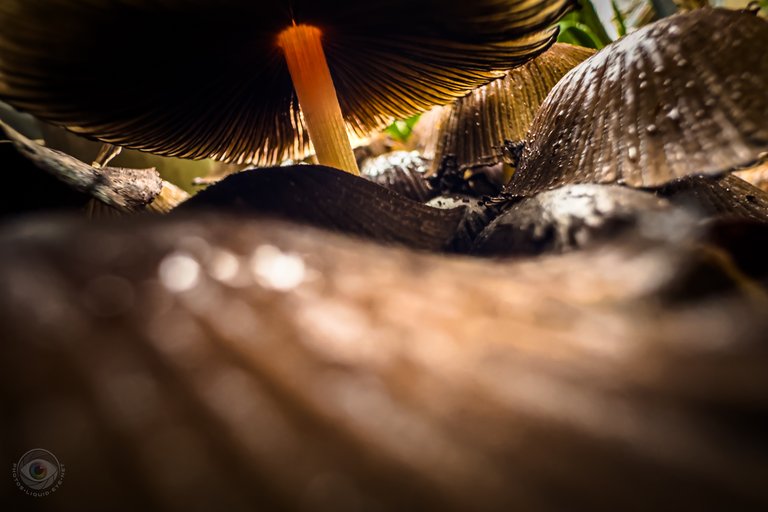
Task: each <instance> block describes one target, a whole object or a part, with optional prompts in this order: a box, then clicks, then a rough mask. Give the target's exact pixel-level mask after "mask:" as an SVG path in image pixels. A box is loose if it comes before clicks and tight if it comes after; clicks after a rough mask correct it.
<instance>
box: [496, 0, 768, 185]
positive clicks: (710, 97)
mask: <svg viewBox="0 0 768 512" xmlns="http://www.w3.org/2000/svg"><path fill="white" fill-rule="evenodd" d="M766 48H768V22H766V21H765V20H763V19H760V18H758V17H756V16H754V15H752V14H748V13H743V12H736V11H728V10H723V9H701V10H697V11H693V12H690V13H687V14H681V15H676V16H673V17H670V18H666V19H664V20H661V21H659V22H657V23H654V24H652V25H648V26H646V27H644V28H642V29H640V30H638V31H637V32H634V33H633V34H631V35H629V36H627V37H625V38H623V39H621V40H619V41H617V42H616V43H613V44H611V45H609V46H607V47H606V48H604V49H603V50H602V51H601V52H599V53H598V54H597V55H595V56H594V57H592V58H590V59H588V60H587V61H586V62H584V63H583V64H581V65H579V66H578V67H576V68H575V69H573V70H572V71H571V72H570V73H569V74H567V75H566V76H565V77H564V78H563V80H562V81H561V82H560V83H558V84H557V86H555V88H554V89H552V92H551V93H550V94H549V96H548V97H547V99H546V100H545V102H544V104H543V105H542V107H541V110H540V111H539V113H538V114H537V116H536V119H535V121H534V123H533V127H532V128H531V133H530V135H529V137H528V143H527V144H526V147H525V150H524V153H523V158H522V161H521V165H520V168H519V169H518V171H517V172H516V173H515V175H514V176H513V177H512V180H511V181H510V184H509V190H510V192H512V193H514V194H521V195H522V194H527V195H529V194H533V193H535V192H537V191H541V190H546V189H551V188H555V187H558V186H561V185H564V184H568V183H625V184H627V185H630V186H633V187H653V186H660V185H663V184H665V183H667V182H670V181H672V180H674V179H677V178H680V177H683V176H688V175H693V174H719V173H722V172H725V171H729V170H731V169H733V168H735V167H738V166H742V165H746V164H749V163H750V162H754V161H756V160H758V159H759V158H760V157H761V155H762V153H764V152H766V151H768V94H766V91H767V90H768V53H767V52H766Z"/></svg>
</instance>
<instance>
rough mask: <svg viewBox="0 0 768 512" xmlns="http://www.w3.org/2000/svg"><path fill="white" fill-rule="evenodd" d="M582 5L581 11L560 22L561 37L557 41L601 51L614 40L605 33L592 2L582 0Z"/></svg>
mask: <svg viewBox="0 0 768 512" xmlns="http://www.w3.org/2000/svg"><path fill="white" fill-rule="evenodd" d="M580 3H581V9H579V10H578V11H575V12H572V13H570V14H568V15H566V16H565V17H564V18H563V19H562V20H561V21H560V36H559V37H558V38H557V40H558V41H560V42H562V43H569V44H575V45H578V46H586V47H588V48H595V49H596V50H599V49H601V48H603V47H604V46H605V45H607V44H609V43H610V42H611V41H612V39H611V37H610V36H609V35H608V33H607V32H606V31H605V27H604V26H603V24H602V22H601V21H600V18H599V17H598V16H597V12H596V11H595V7H594V6H593V5H592V2H590V1H589V0H581V2H580Z"/></svg>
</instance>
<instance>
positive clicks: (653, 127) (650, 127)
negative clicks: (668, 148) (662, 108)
mask: <svg viewBox="0 0 768 512" xmlns="http://www.w3.org/2000/svg"><path fill="white" fill-rule="evenodd" d="M645 131H647V132H648V133H649V134H651V135H653V134H654V133H656V132H657V131H659V129H658V128H657V127H656V125H655V124H649V125H648V126H646V127H645Z"/></svg>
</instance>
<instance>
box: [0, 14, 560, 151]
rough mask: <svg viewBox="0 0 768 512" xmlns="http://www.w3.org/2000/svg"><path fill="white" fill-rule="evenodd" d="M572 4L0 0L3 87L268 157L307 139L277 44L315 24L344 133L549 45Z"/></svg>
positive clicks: (408, 111) (69, 110) (145, 137)
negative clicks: (291, 30)
mask: <svg viewBox="0 0 768 512" xmlns="http://www.w3.org/2000/svg"><path fill="white" fill-rule="evenodd" d="M571 3H572V0H527V1H523V0H506V1H498V0H476V1H473V2H464V1H459V0H453V1H437V0H421V1H413V0H409V1H405V0H394V1H386V2H384V1H366V2H361V1H359V0H354V1H352V0H341V1H340V0H334V1H332V2H331V1H330V0H328V1H325V0H322V1H318V0H312V1H309V0H292V1H290V2H289V1H275V2H254V1H252V0H219V1H216V2H201V1H199V0H121V1H119V2H116V1H111V2H103V1H93V0H3V2H2V3H0V26H2V27H3V30H2V33H0V96H2V97H3V98H5V99H6V100H7V101H8V102H10V103H12V104H14V105H15V106H17V107H19V108H22V109H24V110H27V111H29V112H30V113H32V114H34V115H36V116H38V117H40V118H42V119H46V120H48V121H51V122H53V123H56V124H59V125H63V126H66V127H68V128H69V129H71V130H73V131H75V132H78V133H81V134H84V135H87V136H90V137H94V138H97V139H100V140H103V141H105V142H109V143H113V144H116V145H121V146H126V147H130V148H134V149H139V150H143V151H149V152H153V153H158V154H161V155H166V156H177V157H185V158H204V157H214V158H217V159H220V160H225V161H237V162H246V161H255V162H259V163H262V164H264V163H270V162H277V161H280V160H282V159H284V158H287V157H295V156H298V155H300V154H302V153H303V152H304V151H305V150H306V149H307V147H308V144H309V140H308V136H307V133H306V131H305V129H304V126H303V121H302V119H301V116H300V113H299V108H298V103H297V100H296V96H295V92H294V88H293V86H292V82H291V77H290V74H289V71H288V67H287V65H286V63H285V59H284V58H283V55H282V53H281V50H280V48H279V47H278V44H277V37H278V35H279V34H280V32H281V31H283V30H284V29H286V28H288V27H290V26H291V25H292V23H294V22H295V23H301V24H308V25H313V26H315V27H318V28H319V29H320V30H321V31H322V37H323V47H324V50H325V53H326V56H327V60H328V64H329V67H330V70H331V73H332V76H333V79H334V83H335V86H336V90H337V92H338V96H339V100H340V104H341V108H342V112H343V114H344V117H345V119H346V121H347V122H348V123H349V125H350V128H351V129H352V130H353V131H356V132H367V131H370V130H371V129H375V128H378V127H380V126H382V125H383V124H385V123H387V122H388V121H389V120H390V118H392V117H393V116H408V115H412V114H414V113H417V112H420V111H423V110H426V109H428V108H430V107H432V106H434V105H436V104H444V103H447V102H449V101H451V100H453V99H454V98H456V97H459V96H462V95H464V94H466V92H467V91H469V90H472V89H474V88H476V87H478V86H479V85H481V84H484V83H486V82H488V81H489V80H491V79H493V78H496V77H498V76H500V74H501V70H506V69H509V68H511V67H514V66H515V65H519V64H522V63H523V62H525V61H527V60H528V59H530V58H531V57H533V56H535V55H536V54H538V53H539V52H541V51H543V50H544V49H546V48H547V47H548V46H549V45H550V44H551V43H552V41H553V37H554V34H555V29H552V28H549V27H550V25H551V24H552V23H553V22H555V21H556V20H557V19H558V18H559V17H560V16H561V15H562V13H563V12H564V11H566V10H567V9H568V8H569V7H570V5H571Z"/></svg>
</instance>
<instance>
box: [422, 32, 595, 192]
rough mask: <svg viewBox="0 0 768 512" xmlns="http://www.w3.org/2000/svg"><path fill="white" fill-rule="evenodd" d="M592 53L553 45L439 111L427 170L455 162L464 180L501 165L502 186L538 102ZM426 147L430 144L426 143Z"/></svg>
mask: <svg viewBox="0 0 768 512" xmlns="http://www.w3.org/2000/svg"><path fill="white" fill-rule="evenodd" d="M594 53H595V52H594V50H591V49H588V48H582V47H577V46H572V45H569V44H563V43H558V44H555V45H554V46H552V48H550V49H549V50H547V51H546V52H544V53H542V54H541V55H539V56H538V57H536V58H535V59H533V60H531V61H530V62H528V63H526V64H524V65H523V66H520V67H518V68H516V69H513V70H511V71H509V72H508V73H507V74H506V76H504V78H502V79H500V80H494V81H493V82H491V83H489V84H488V85H485V86H482V87H479V88H477V89H475V90H474V91H472V92H471V93H470V94H468V95H467V96H465V97H463V98H461V99H459V100H457V101H456V102H455V103H453V104H451V105H447V106H444V107H437V108H436V110H439V111H440V114H438V115H439V120H438V122H437V123H438V129H437V130H435V131H434V132H433V133H434V136H435V137H436V142H435V143H434V147H435V155H434V160H433V162H434V164H433V171H437V170H438V169H439V167H440V166H441V165H445V164H446V159H455V165H456V166H457V170H458V171H459V172H460V173H462V174H464V175H465V176H467V177H468V175H470V174H474V172H475V171H477V170H478V169H481V168H486V167H492V166H498V165H500V164H506V165H504V168H505V171H506V172H505V174H506V179H505V180H504V181H508V179H509V176H510V175H511V172H510V171H514V167H516V165H517V159H518V158H519V151H520V149H521V147H522V141H523V140H524V139H525V136H526V134H527V132H528V129H529V128H530V127H531V123H532V122H533V118H534V116H535V115H536V112H537V111H538V109H539V107H540V106H541V103H542V102H543V101H544V98H546V96H547V93H549V91H550V90H551V89H552V87H554V86H555V84H556V83H557V82H558V81H559V80H560V79H561V78H562V77H563V75H565V74H566V73H567V72H568V71H570V70H571V69H572V68H573V67H574V66H576V65H578V64H580V63H581V62H582V61H583V60H584V59H586V58H588V57H590V56H591V55H592V54H594ZM428 146H430V144H428Z"/></svg>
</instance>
